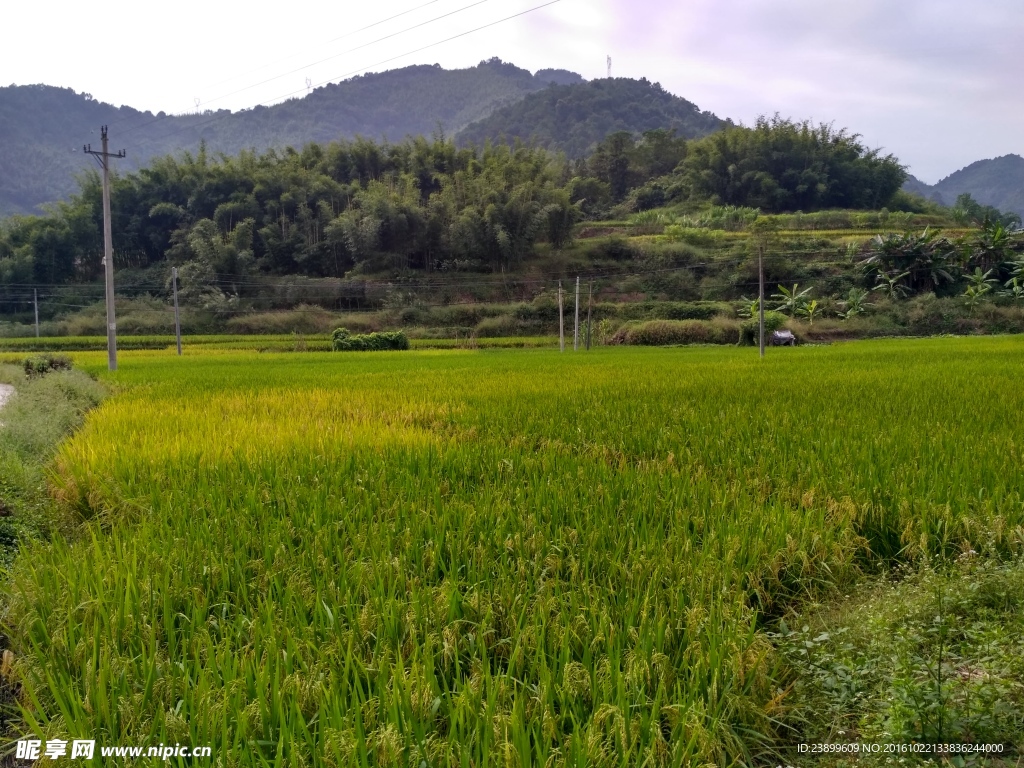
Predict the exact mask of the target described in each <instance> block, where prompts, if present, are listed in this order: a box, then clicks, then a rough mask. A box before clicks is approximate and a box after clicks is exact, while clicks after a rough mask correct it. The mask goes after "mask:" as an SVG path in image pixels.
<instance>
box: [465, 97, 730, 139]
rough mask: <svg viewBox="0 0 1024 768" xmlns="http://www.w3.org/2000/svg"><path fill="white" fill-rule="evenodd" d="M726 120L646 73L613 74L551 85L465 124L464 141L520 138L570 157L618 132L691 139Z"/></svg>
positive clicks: (706, 132)
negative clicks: (634, 76)
mask: <svg viewBox="0 0 1024 768" xmlns="http://www.w3.org/2000/svg"><path fill="white" fill-rule="evenodd" d="M724 124H725V123H723V121H722V120H720V119H719V118H717V117H715V115H713V114H711V113H710V112H701V111H700V109H699V108H698V107H697V105H696V104H693V103H691V102H689V101H687V100H686V99H682V98H680V97H678V96H674V95H673V94H671V93H669V92H668V91H666V90H665V89H664V88H662V87H661V85H660V84H658V83H650V82H648V81H647V79H646V78H641V79H640V80H631V79H628V78H621V77H620V78H612V79H603V80H592V81H590V82H587V83H579V84H575V85H563V86H556V87H554V88H547V89H545V90H544V91H542V92H540V93H534V94H530V95H529V96H527V97H525V98H523V99H522V100H520V101H518V102H516V103H515V104H512V105H510V106H506V107H502V108H500V109H498V110H496V111H494V112H493V113H492V114H491V115H489V116H488V117H486V118H484V119H483V120H480V121H479V122H476V123H474V124H472V125H470V126H469V127H467V128H465V129H464V130H462V131H461V132H460V133H459V134H458V140H459V142H460V143H463V144H467V143H473V144H478V145H479V144H483V143H484V142H485V141H487V140H490V141H514V140H516V139H519V140H521V141H524V142H528V143H530V144H533V145H536V146H540V147H544V148H545V149H549V150H551V151H553V152H564V153H565V154H566V155H567V156H568V157H570V158H582V157H584V156H586V155H588V154H589V153H591V152H593V151H594V149H595V148H596V147H597V145H598V144H599V143H601V142H602V141H604V139H605V137H607V136H608V135H609V134H612V133H615V132H617V131H626V132H628V133H630V134H639V133H643V132H645V131H650V130H655V129H664V130H670V131H674V132H675V133H676V134H677V135H678V136H680V137H683V138H687V139H692V138H697V137H698V136H704V135H707V134H708V133H711V132H712V131H716V130H718V129H719V128H720V127H722V125H724Z"/></svg>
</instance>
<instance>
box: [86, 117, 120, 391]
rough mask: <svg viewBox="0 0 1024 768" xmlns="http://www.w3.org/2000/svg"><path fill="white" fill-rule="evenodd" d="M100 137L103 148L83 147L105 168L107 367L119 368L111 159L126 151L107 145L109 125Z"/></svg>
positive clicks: (89, 145)
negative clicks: (111, 200) (115, 149)
mask: <svg viewBox="0 0 1024 768" xmlns="http://www.w3.org/2000/svg"><path fill="white" fill-rule="evenodd" d="M100 139H101V140H102V141H103V149H102V150H99V151H97V150H95V149H93V148H92V144H86V145H85V146H84V147H82V149H83V150H84V151H85V153H86V154H87V155H92V156H93V157H95V158H96V161H97V162H98V163H99V164H100V168H102V169H103V273H104V282H105V284H106V285H105V287H106V303H107V367H108V368H109V369H110V370H112V371H116V370H117V320H116V318H115V314H114V245H113V237H112V236H111V233H110V160H111V158H114V159H119V158H123V157H125V156H126V153H125V151H124V150H123V149H122V150H119V151H117V152H111V151H110V148H109V147H108V146H107V126H105V125H104V126H102V127H101V128H100Z"/></svg>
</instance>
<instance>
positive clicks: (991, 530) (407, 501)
mask: <svg viewBox="0 0 1024 768" xmlns="http://www.w3.org/2000/svg"><path fill="white" fill-rule="evenodd" d="M75 357H76V360H77V362H78V363H79V364H80V365H83V366H85V367H86V368H87V369H92V370H95V371H97V372H101V371H102V370H103V368H104V366H105V360H104V357H103V355H102V353H81V354H76V355H75ZM1022 363H1024V339H1021V338H998V339H971V340H967V339H936V340H927V341H887V342H865V343H860V344H856V345H845V346H836V347H827V348H801V349H795V350H773V351H771V352H770V354H769V357H768V358H767V359H766V360H764V361H763V362H762V361H759V360H758V359H757V357H756V353H754V352H752V351H750V350H740V349H714V348H699V349H667V350H655V349H637V348H626V349H623V348H599V349H596V350H594V351H592V352H591V353H590V354H582V353H581V354H571V353H566V354H559V353H558V352H556V351H547V350H529V351H515V350H508V351H506V350H484V351H476V352H473V351H415V350H414V351H410V352H400V353H387V352H381V353H373V354H361V353H352V354H346V355H336V354H320V353H310V354H304V355H287V354H281V355H278V354H262V355H260V354H254V353H247V352H232V351H228V350H218V351H216V354H214V351H211V352H210V353H207V354H192V355H189V356H186V357H185V358H183V359H179V358H177V357H176V356H175V355H174V354H173V353H171V352H166V351H164V352H138V353H127V354H125V355H124V356H123V358H122V363H121V370H119V371H118V372H117V373H116V374H114V375H107V374H104V378H105V379H107V380H109V381H111V382H112V383H113V384H114V385H115V386H116V387H117V388H118V389H119V390H120V391H121V394H120V395H119V396H118V397H116V398H114V399H111V400H109V401H108V402H106V403H105V404H104V405H103V406H102V407H101V408H99V409H98V410H97V411H96V412H94V414H93V415H92V417H91V418H90V419H89V420H88V422H87V424H86V426H85V428H84V429H83V430H82V431H81V432H79V433H78V434H77V435H76V436H75V437H74V438H73V439H72V440H71V441H70V442H68V443H67V444H65V445H64V447H63V449H62V450H61V452H60V455H59V457H58V459H57V461H56V463H55V465H54V472H55V478H56V485H57V492H58V493H59V495H60V497H61V499H62V500H63V503H64V504H66V505H67V507H68V508H70V509H73V510H75V511H76V512H78V513H79V514H81V515H82V516H83V517H84V518H85V519H86V520H87V521H88V522H87V523H86V526H87V527H86V531H85V534H86V535H83V536H80V537H78V538H77V539H76V540H75V541H73V542H63V541H58V542H57V543H55V544H53V545H37V546H31V547H29V548H28V550H27V551H26V552H25V553H24V555H23V557H22V558H21V559H20V560H19V561H18V563H17V566H16V568H15V569H14V571H13V575H12V579H11V582H10V584H9V586H8V591H9V594H8V599H7V605H6V609H5V610H6V613H5V617H6V622H7V624H8V625H9V627H10V630H9V631H10V635H11V642H12V645H13V647H14V649H15V652H16V654H17V661H16V669H17V670H18V674H19V680H20V681H21V684H22V686H23V689H22V690H23V701H24V703H25V705H26V709H25V712H24V716H25V718H26V728H27V729H29V730H32V731H34V732H36V733H38V734H40V735H41V736H43V737H51V736H56V735H67V736H71V737H80V736H81V735H83V734H89V738H93V737H95V738H96V739H98V740H99V741H100V743H103V744H121V743H158V742H164V743H174V742H181V743H192V744H210V745H212V746H213V747H214V755H215V756H218V757H219V758H220V759H222V760H223V762H224V764H228V765H259V764H278V765H296V766H298V765H335V766H347V765H421V764H426V765H431V766H433V765H476V766H483V765H552V766H562V765H565V766H569V765H573V766H584V765H587V766H589V765H610V766H611V765H614V766H618V765H652V766H653V765H696V764H701V763H717V764H735V763H753V762H758V761H764V760H769V759H771V758H772V756H773V755H774V754H775V753H776V750H778V749H781V748H782V747H783V746H784V745H785V743H786V740H787V739H789V738H790V737H791V733H792V732H791V730H790V728H791V727H795V726H794V724H793V722H790V721H789V720H788V719H787V718H789V717H790V716H791V713H792V710H791V709H790V707H789V703H788V700H787V699H788V696H787V693H786V688H787V685H788V681H789V679H790V676H791V674H792V671H791V665H790V664H788V662H787V661H786V659H785V657H784V655H780V654H779V653H777V651H776V650H775V648H774V646H773V644H772V638H771V637H770V635H769V631H770V630H771V629H772V628H773V622H774V621H775V620H776V619H777V618H778V617H779V616H781V615H783V614H784V613H786V611H788V610H790V609H792V608H793V606H798V605H800V604H801V603H802V602H804V601H808V600H812V599H820V598H822V597H827V596H829V595H835V594H837V593H838V592H837V591H838V590H848V589H850V588H852V587H853V585H855V584H857V583H858V582H859V580H860V579H861V578H862V574H863V573H864V572H865V571H870V570H873V569H875V568H878V567H881V566H882V565H884V564H892V563H895V562H910V563H914V562H917V561H919V560H921V559H923V558H925V557H929V558H942V557H947V558H954V557H956V556H957V555H958V554H959V553H960V552H961V551H963V550H965V549H968V548H973V549H974V550H977V551H979V552H980V553H981V554H982V556H983V557H994V558H1002V557H1009V556H1013V555H1016V554H1018V553H1020V551H1021V548H1022V544H1024V541H1022V539H1024V528H1022V527H1021V526H1022V523H1024V511H1022V509H1024V507H1022V504H1024V494H1022V488H1024V483H1022V481H1024V463H1022V462H1021V448H1020V438H1019V426H1018V419H1019V414H1020V412H1021V410H1022V407H1024V390H1022V389H1021V388H1020V386H1019V377H1020V371H1021V366H1022Z"/></svg>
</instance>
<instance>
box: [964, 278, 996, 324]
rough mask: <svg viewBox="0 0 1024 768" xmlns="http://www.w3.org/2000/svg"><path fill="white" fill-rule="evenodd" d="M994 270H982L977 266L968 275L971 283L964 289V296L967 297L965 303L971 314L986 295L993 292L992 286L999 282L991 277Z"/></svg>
mask: <svg viewBox="0 0 1024 768" xmlns="http://www.w3.org/2000/svg"><path fill="white" fill-rule="evenodd" d="M994 271H995V270H993V269H990V270H988V271H987V272H982V271H981V267H975V269H974V273H973V274H970V275H968V276H967V281H968V282H969V283H970V285H968V286H967V290H966V291H964V298H965V299H966V301H965V303H966V304H967V308H968V310H969V311H970V314H972V315H973V314H974V309H975V307H977V306H978V304H980V303H981V302H982V301H983V300H984V299H985V296H987V295H988V294H989V293H991V292H992V286H994V285H995V284H996V282H997V281H996V280H994V279H992V277H991V275H992V273H993V272H994Z"/></svg>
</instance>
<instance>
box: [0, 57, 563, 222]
mask: <svg viewBox="0 0 1024 768" xmlns="http://www.w3.org/2000/svg"><path fill="white" fill-rule="evenodd" d="M553 82H554V83H561V84H567V83H574V82H582V78H581V77H580V76H579V75H576V74H574V73H572V72H566V71H564V70H541V71H539V72H537V74H536V75H532V74H530V73H529V72H528V71H526V70H524V69H520V68H519V67H516V66H514V65H512V64H507V63H505V62H502V61H500V60H498V59H490V60H489V61H484V62H481V63H480V64H479V65H478V66H476V67H472V68H469V69H457V70H444V69H441V68H440V67H439V66H437V65H434V66H428V65H419V66H411V67H404V68H402V69H397V70H393V71H390V72H380V73H371V74H366V75H361V76H358V77H354V78H352V79H350V80H345V81H343V82H340V83H332V84H330V85H327V86H325V87H323V88H317V89H315V90H313V91H312V92H311V93H310V94H309V95H307V96H305V97H304V98H296V99H289V100H288V101H285V102H282V103H280V104H275V105H274V106H272V107H261V106H259V107H255V108H254V109H250V110H243V111H240V112H235V113H231V112H229V111H228V110H218V111H216V112H210V111H204V112H202V113H201V114H182V115H165V114H164V113H163V112H161V113H159V114H158V115H153V114H151V113H149V112H139V111H138V110H135V109H132V108H130V107H120V108H116V107H114V106H112V105H110V104H104V103H101V102H98V101H96V100H94V99H93V98H92V97H91V96H90V95H89V94H84V93H83V94H77V93H75V92H74V91H72V90H70V89H61V88H53V87H49V86H44V85H32V86H11V87H7V88H0V135H2V136H4V137H5V140H6V142H7V150H8V154H7V156H6V158H5V160H4V172H3V173H2V174H0V216H3V215H6V214H11V213H30V212H34V210H35V208H36V206H38V205H40V204H42V203H50V202H56V201H59V200H62V199H65V198H67V197H68V196H70V195H71V194H72V193H73V192H74V191H75V182H74V175H75V174H76V173H78V172H81V171H83V170H86V169H90V168H92V167H94V165H95V164H94V163H93V162H92V158H90V157H88V156H86V155H84V154H82V153H81V151H80V148H81V147H82V145H83V144H87V143H92V144H93V145H94V146H95V145H96V144H97V138H98V136H97V126H99V125H107V124H109V125H110V136H111V141H112V142H113V145H112V148H113V149H120V148H122V147H126V148H127V149H128V157H127V158H126V159H125V160H123V161H118V167H120V168H123V169H124V170H132V169H135V170H137V169H139V168H142V167H144V166H145V165H146V164H148V163H149V162H150V160H152V159H154V158H157V157H161V156H163V155H167V154H176V153H178V152H179V151H181V150H189V151H192V152H193V153H194V152H196V151H198V148H199V144H200V142H201V141H205V142H206V144H207V147H208V148H209V150H210V151H211V152H224V153H227V154H232V155H233V154H237V153H238V152H240V151H242V150H249V149H254V150H256V151H263V150H265V149H269V148H277V149H281V148H283V147H286V146H295V147H300V146H303V145H305V144H307V143H308V142H310V141H315V142H328V141H333V140H335V139H338V138H342V137H346V138H355V137H356V136H366V137H371V138H374V139H380V138H382V137H383V138H385V139H387V140H390V141H401V140H403V139H405V138H406V137H407V136H429V135H431V133H433V132H434V131H436V130H437V129H438V128H439V127H440V128H441V130H443V131H445V132H446V133H447V134H448V135H454V133H455V132H457V131H458V130H460V129H461V128H463V127H465V126H466V125H468V124H469V123H471V122H473V121H475V120H479V119H480V118H482V117H485V116H486V115H488V114H490V113H491V112H492V111H493V110H494V109H495V108H496V107H500V106H504V105H506V104H509V103H511V102H515V101H518V100H519V99H521V98H523V96H525V95H527V94H529V93H533V92H534V91H537V90H539V89H542V88H545V87H547V86H548V85H549V84H551V83H553Z"/></svg>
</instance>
